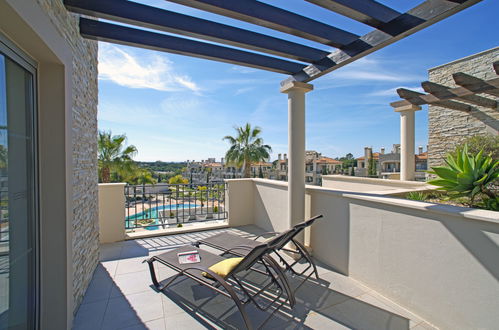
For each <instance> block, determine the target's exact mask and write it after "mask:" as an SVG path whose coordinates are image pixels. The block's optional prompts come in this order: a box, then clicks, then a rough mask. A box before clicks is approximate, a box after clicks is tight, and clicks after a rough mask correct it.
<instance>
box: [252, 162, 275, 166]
mask: <svg viewBox="0 0 499 330" xmlns="http://www.w3.org/2000/svg"><path fill="white" fill-rule="evenodd" d="M251 166H272V163H267V162H257V163H251Z"/></svg>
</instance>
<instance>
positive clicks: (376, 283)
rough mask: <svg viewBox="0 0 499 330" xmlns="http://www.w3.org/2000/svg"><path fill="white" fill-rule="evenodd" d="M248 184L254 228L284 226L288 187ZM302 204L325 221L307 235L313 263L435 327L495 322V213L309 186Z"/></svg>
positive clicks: (498, 299)
mask: <svg viewBox="0 0 499 330" xmlns="http://www.w3.org/2000/svg"><path fill="white" fill-rule="evenodd" d="M241 181H244V180H241ZM246 181H247V182H249V183H252V184H253V185H254V190H253V193H254V196H255V197H254V204H253V206H254V207H253V208H252V210H253V218H254V224H256V225H258V226H261V227H263V228H264V229H266V230H283V229H285V228H287V227H286V221H285V219H286V216H285V210H286V209H287V208H286V203H285V200H286V193H287V185H286V184H285V183H280V182H273V181H270V180H258V179H252V180H251V179H250V180H246ZM400 183H401V184H403V182H400ZM412 183H414V182H412ZM416 184H417V183H416ZM229 193H230V192H229ZM247 198H248V195H247V194H242V195H234V196H232V198H231V201H234V200H236V199H243V200H244V199H247ZM306 203H307V210H306V212H307V214H313V215H315V214H323V215H324V218H323V219H321V220H319V221H317V223H316V224H314V226H312V227H311V233H310V237H309V243H310V244H309V245H310V247H311V248H312V251H313V255H314V257H315V258H317V259H318V260H320V261H322V262H324V263H326V264H328V265H330V266H331V267H333V268H334V269H336V270H337V271H338V272H341V273H343V274H345V275H348V276H350V277H352V278H354V279H356V280H358V281H361V282H363V283H365V284H366V285H367V286H368V287H370V288H372V289H374V290H376V291H377V292H379V293H380V294H382V295H384V296H386V297H388V298H390V299H392V300H393V301H395V302H397V303H399V304H400V305H401V306H403V307H405V308H407V309H409V310H410V311H412V312H414V313H415V314H418V315H420V316H421V317H422V318H424V319H425V320H427V321H429V322H431V323H433V324H434V325H436V326H438V327H441V328H444V329H493V328H496V327H497V324H499V314H498V313H497V310H498V309H499V281H498V279H499V264H498V263H497V247H498V246H499V216H498V214H499V213H498V212H493V211H485V210H473V209H466V208H460V207H454V206H448V205H438V204H431V203H425V202H417V201H410V200H404V199H397V198H392V197H388V196H381V195H378V196H374V195H368V194H362V193H354V192H351V193H346V192H341V191H335V190H332V189H327V188H323V187H314V186H307V199H306ZM246 212H248V210H246ZM306 241H307V238H306ZM307 245H308V244H307Z"/></svg>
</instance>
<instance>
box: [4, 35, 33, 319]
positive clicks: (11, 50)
mask: <svg viewBox="0 0 499 330" xmlns="http://www.w3.org/2000/svg"><path fill="white" fill-rule="evenodd" d="M0 54H2V55H4V56H5V57H8V58H9V59H10V60H12V61H14V62H16V63H17V64H18V65H20V66H21V67H22V68H23V69H25V70H26V71H28V72H29V73H30V74H31V75H32V77H33V79H32V85H31V86H30V93H31V95H30V100H29V102H30V104H31V113H29V114H28V115H29V118H30V120H31V123H30V124H31V125H30V127H29V129H30V130H31V135H32V143H31V155H32V158H31V164H29V165H30V166H32V167H33V168H32V175H33V180H32V185H33V187H32V188H33V190H32V192H31V193H32V194H33V195H32V196H33V201H32V210H31V214H30V216H31V222H32V223H31V224H30V225H31V229H32V232H31V233H29V236H30V237H29V239H31V240H32V247H33V250H34V251H33V263H34V264H33V265H32V266H33V274H30V277H31V278H30V279H31V282H32V285H33V286H34V287H33V288H32V289H33V290H32V292H31V294H32V297H30V298H31V302H32V305H31V307H32V310H29V313H30V315H29V316H31V318H32V320H30V322H29V324H31V325H32V326H33V327H34V329H39V327H40V289H41V288H40V283H41V281H40V204H39V201H40V191H39V189H40V185H39V163H38V161H39V160H38V142H39V139H38V106H37V105H38V93H37V89H38V76H37V67H38V66H37V63H36V61H34V60H33V59H32V58H31V57H30V56H29V55H28V54H26V53H25V52H24V51H22V50H21V49H19V47H17V46H16V45H15V44H14V43H13V42H11V41H10V40H9V39H8V38H7V37H6V36H5V35H3V34H2V33H1V32H0Z"/></svg>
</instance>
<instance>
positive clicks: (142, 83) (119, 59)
mask: <svg viewBox="0 0 499 330" xmlns="http://www.w3.org/2000/svg"><path fill="white" fill-rule="evenodd" d="M99 79H101V80H109V81H112V82H114V83H116V84H118V85H121V86H125V87H130V88H148V89H154V90H158V91H167V92H173V91H182V90H190V91H193V92H199V91H200V88H199V86H198V85H197V84H196V83H195V82H193V81H192V80H191V78H190V77H189V76H186V75H182V74H179V73H176V72H175V71H174V70H173V67H172V62H171V61H169V60H168V59H167V58H166V57H165V56H160V55H158V54H154V53H150V54H147V55H145V54H142V55H141V56H140V57H138V56H134V55H133V54H132V53H131V52H127V51H125V50H124V49H123V48H122V47H119V46H115V45H111V44H108V43H102V42H100V43H99Z"/></svg>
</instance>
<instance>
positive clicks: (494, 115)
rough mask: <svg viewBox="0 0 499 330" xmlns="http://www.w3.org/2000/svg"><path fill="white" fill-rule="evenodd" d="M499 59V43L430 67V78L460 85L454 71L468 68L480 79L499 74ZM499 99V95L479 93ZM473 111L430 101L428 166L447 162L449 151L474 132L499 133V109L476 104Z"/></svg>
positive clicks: (448, 84)
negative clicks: (497, 69) (496, 68)
mask: <svg viewBox="0 0 499 330" xmlns="http://www.w3.org/2000/svg"><path fill="white" fill-rule="evenodd" d="M496 61H499V47H496V48H493V49H490V50H487V51H484V52H481V53H478V54H475V55H472V56H469V57H466V58H463V59H460V60H457V61H454V62H451V63H448V64H445V65H441V66H439V67H436V68H433V69H430V70H429V71H428V72H429V80H430V81H431V82H434V83H438V84H441V85H445V86H448V87H458V86H456V84H455V83H454V80H453V78H452V74H453V73H456V72H464V73H466V74H469V75H472V76H474V77H477V78H480V79H493V78H498V76H497V75H496V73H495V72H494V68H493V66H492V63H493V62H496ZM478 95H480V96H484V97H487V98H490V99H495V100H498V101H499V98H497V97H494V96H491V95H488V94H478ZM472 106H473V109H472V110H471V112H469V113H468V112H462V111H457V110H450V109H446V108H442V107H439V106H435V105H430V106H429V110H428V167H429V168H431V167H432V166H439V165H443V164H444V159H445V155H446V154H447V153H448V152H449V151H451V150H453V149H454V148H455V146H456V145H458V144H459V143H461V142H462V141H463V140H464V139H466V138H467V137H470V136H474V135H485V134H495V135H497V134H498V131H499V111H498V110H499V109H497V108H496V109H490V108H485V107H481V106H475V105H472Z"/></svg>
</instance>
